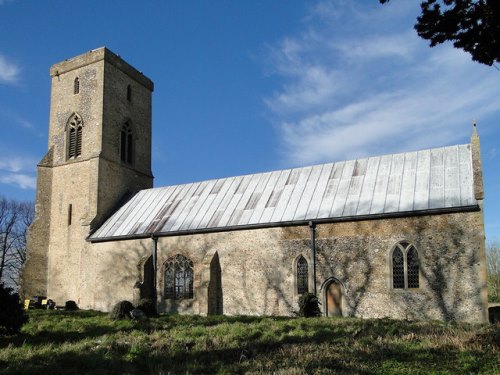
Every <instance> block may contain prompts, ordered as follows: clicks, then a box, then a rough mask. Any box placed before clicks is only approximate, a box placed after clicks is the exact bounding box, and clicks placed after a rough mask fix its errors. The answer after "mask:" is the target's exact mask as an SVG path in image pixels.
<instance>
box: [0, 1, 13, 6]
mask: <svg viewBox="0 0 500 375" xmlns="http://www.w3.org/2000/svg"><path fill="white" fill-rule="evenodd" d="M12 1H14V0H0V5H4V4H7V3H10V2H12Z"/></svg>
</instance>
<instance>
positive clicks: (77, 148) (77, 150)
mask: <svg viewBox="0 0 500 375" xmlns="http://www.w3.org/2000/svg"><path fill="white" fill-rule="evenodd" d="M67 132H68V159H72V158H76V157H78V156H80V155H81V154H82V132H83V121H82V118H81V117H80V115H78V114H77V113H74V114H72V115H71V117H70V118H69V120H68V125H67Z"/></svg>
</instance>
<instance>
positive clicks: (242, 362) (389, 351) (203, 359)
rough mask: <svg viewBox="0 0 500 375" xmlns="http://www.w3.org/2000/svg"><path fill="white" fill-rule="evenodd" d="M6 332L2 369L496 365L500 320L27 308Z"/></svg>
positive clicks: (1, 338)
mask: <svg viewBox="0 0 500 375" xmlns="http://www.w3.org/2000/svg"><path fill="white" fill-rule="evenodd" d="M29 315H30V321H29V323H27V324H26V325H25V326H24V327H23V329H22V332H21V334H19V335H5V334H0V374H62V373H64V374H85V373H89V374H135V373H146V374H149V373H152V374H169V373H171V374H177V373H182V374H185V373H191V374H198V373H220V374H238V373H252V374H262V373H276V374H315V373H317V374H329V373H357V374H413V373H415V374H417V373H422V374H423V373H425V374H427V373H439V374H460V373H486V374H494V373H499V372H500V363H499V358H500V355H499V354H500V351H499V341H500V327H499V326H498V325H496V326H487V325H486V326H475V325H468V324H458V323H442V322H406V321H396V320H389V319H382V320H375V319H371V320H362V319H354V318H341V319H330V318H309V319H306V318H272V317H223V316H217V317H200V316H178V315H165V316H161V317H159V318H155V319H150V320H149V321H148V322H143V323H139V322H132V321H112V320H110V319H109V318H108V317H107V315H105V314H103V313H98V312H93V311H76V312H70V311H67V312H65V311H42V310H38V311H35V310H32V311H30V314H29Z"/></svg>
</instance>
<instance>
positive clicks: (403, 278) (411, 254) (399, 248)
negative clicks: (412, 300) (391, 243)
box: [391, 241, 420, 289]
mask: <svg viewBox="0 0 500 375" xmlns="http://www.w3.org/2000/svg"><path fill="white" fill-rule="evenodd" d="M391 260H392V262H391V263H392V264H391V267H392V287H393V288H394V289H415V288H418V287H419V286H420V282H419V281H420V280H419V278H420V266H419V262H418V251H417V249H416V248H415V247H414V246H413V245H411V244H409V243H408V242H405V241H403V242H399V243H398V244H397V245H396V247H395V248H394V250H393V251H392V259H391Z"/></svg>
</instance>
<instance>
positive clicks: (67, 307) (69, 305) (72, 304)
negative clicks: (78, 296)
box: [64, 300, 78, 311]
mask: <svg viewBox="0 0 500 375" xmlns="http://www.w3.org/2000/svg"><path fill="white" fill-rule="evenodd" d="M64 309H65V310H69V311H75V310H78V305H77V304H76V302H75V301H71V300H70V301H66V303H65V304H64Z"/></svg>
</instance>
